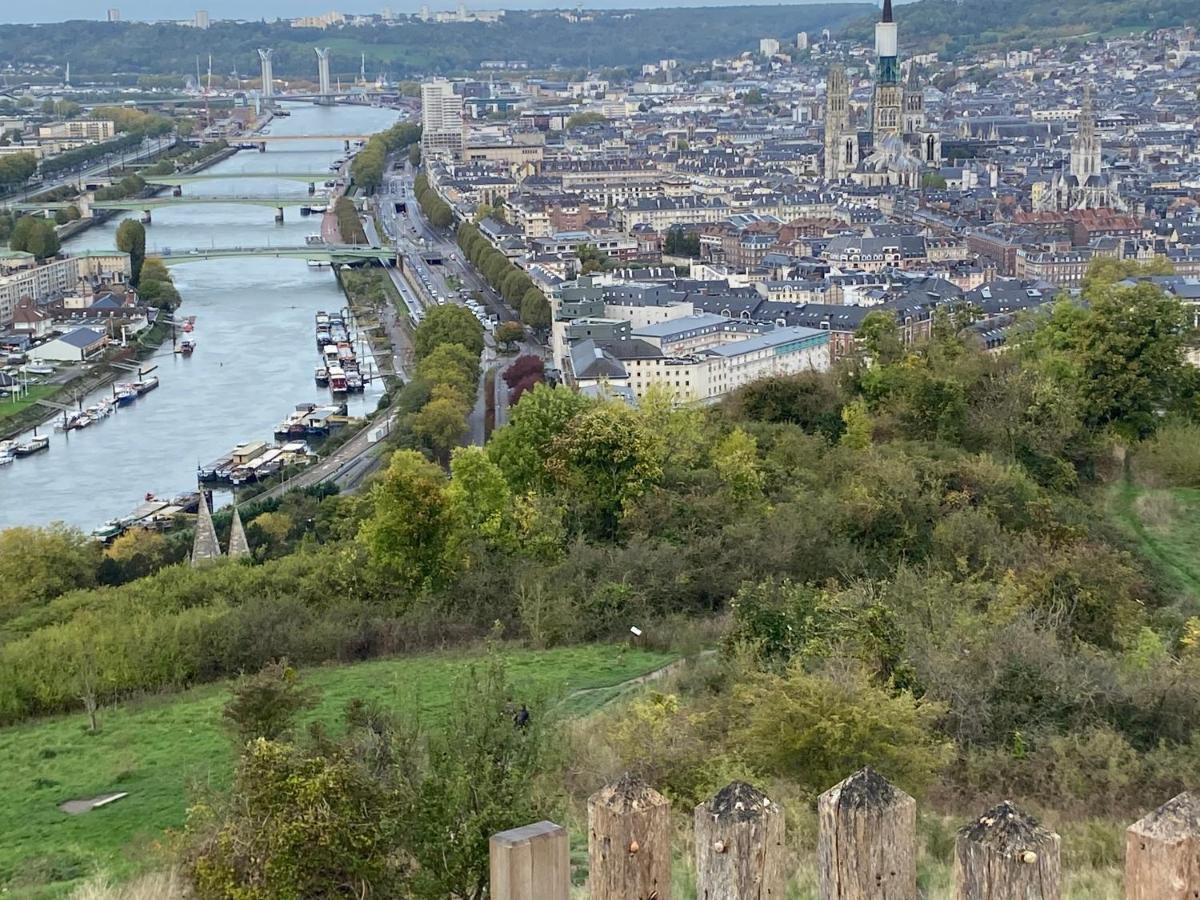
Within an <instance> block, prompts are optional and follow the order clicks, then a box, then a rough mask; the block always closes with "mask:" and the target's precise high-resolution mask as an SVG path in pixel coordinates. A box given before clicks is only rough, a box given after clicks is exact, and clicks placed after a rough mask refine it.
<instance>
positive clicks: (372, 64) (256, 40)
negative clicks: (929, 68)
mask: <svg viewBox="0 0 1200 900" xmlns="http://www.w3.org/2000/svg"><path fill="white" fill-rule="evenodd" d="M586 15H589V16H591V17H592V18H591V19H590V20H589V21H584V22H570V21H568V20H567V19H566V18H564V17H563V15H561V14H559V13H557V12H545V11H541V12H509V13H507V14H506V15H505V16H504V18H503V20H501V21H500V22H498V23H494V24H482V23H461V24H459V23H446V24H434V23H425V22H420V21H417V20H406V21H404V22H403V23H402V24H400V25H397V26H395V27H387V28H385V27H375V28H345V29H338V30H333V29H331V30H327V31H322V30H320V29H315V28H311V29H309V28H292V27H291V26H290V25H288V24H286V23H279V24H276V23H271V24H268V23H266V22H251V23H245V24H233V23H227V22H214V23H213V25H212V27H211V28H210V29H208V30H206V31H201V30H198V29H195V28H189V27H186V26H180V25H173V24H145V23H138V22H113V23H109V22H92V21H73V22H66V23H62V24H59V25H54V26H44V25H43V26H32V25H7V26H5V27H4V28H3V29H0V59H3V60H5V61H6V62H11V63H13V64H14V65H16V66H18V67H19V66H22V65H28V64H33V65H60V66H61V65H63V64H64V63H65V62H66V61H67V60H70V63H71V72H72V80H73V81H75V82H80V81H83V80H84V79H86V78H87V77H88V76H90V75H97V74H103V75H105V76H106V77H107V78H111V77H112V73H113V72H114V71H116V72H119V73H128V74H131V75H134V76H137V75H153V74H179V73H187V72H191V71H193V70H194V69H195V66H196V58H197V57H198V56H199V57H200V58H201V59H202V60H206V59H207V57H208V55H209V54H210V53H211V54H212V57H213V72H214V74H221V75H225V74H228V73H229V72H230V71H232V70H233V68H234V67H235V66H236V68H237V71H238V72H240V73H241V74H242V75H243V76H246V75H249V76H254V75H256V74H257V73H258V70H259V64H258V56H257V54H256V53H255V50H256V48H258V47H272V48H273V49H274V50H275V56H274V65H275V75H276V76H277V77H281V78H289V77H290V78H309V79H311V78H314V77H315V74H316V62H315V57H314V54H313V47H315V46H318V45H319V46H329V47H332V48H333V51H334V53H333V59H334V69H335V73H336V74H340V75H341V76H342V77H343V78H345V77H348V76H353V75H355V74H357V73H358V69H359V62H360V54H361V53H366V57H367V59H366V69H367V74H368V76H369V77H372V78H373V77H375V76H376V75H377V74H378V73H379V72H381V71H383V72H387V73H388V74H389V75H391V76H392V77H401V76H407V75H418V74H424V73H429V72H454V71H463V70H473V69H477V68H478V67H479V63H480V62H482V61H483V60H495V59H502V60H525V61H527V62H528V63H529V64H530V66H532V67H535V68H544V67H549V66H565V67H569V68H573V67H596V68H601V67H618V66H640V65H641V64H642V63H645V62H651V61H654V60H658V59H664V58H676V59H681V60H704V59H711V58H713V57H714V56H727V55H730V54H734V53H737V52H740V51H742V50H757V49H758V42H759V39H760V38H764V37H776V38H779V39H780V40H781V41H785V40H786V41H788V42H789V43H790V42H791V41H794V39H795V35H796V32H798V31H809V32H819V31H820V30H821V29H823V28H830V29H833V30H838V29H841V28H844V27H845V26H846V24H847V23H849V22H851V21H854V20H861V19H863V18H864V15H869V13H865V12H864V4H863V3H837V4H820V5H801V6H746V7H707V8H693V9H653V10H616V11H606V12H588V13H586ZM793 46H794V44H793Z"/></svg>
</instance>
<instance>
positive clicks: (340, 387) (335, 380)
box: [329, 366, 346, 394]
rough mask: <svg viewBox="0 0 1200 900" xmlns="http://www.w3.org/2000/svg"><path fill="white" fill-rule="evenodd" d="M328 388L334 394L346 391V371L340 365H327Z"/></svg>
mask: <svg viewBox="0 0 1200 900" xmlns="http://www.w3.org/2000/svg"><path fill="white" fill-rule="evenodd" d="M329 389H330V390H331V391H333V392H334V393H335V394H344V393H345V392H346V373H345V371H343V369H342V368H341V366H330V367H329Z"/></svg>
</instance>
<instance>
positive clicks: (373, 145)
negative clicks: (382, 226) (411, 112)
mask: <svg viewBox="0 0 1200 900" xmlns="http://www.w3.org/2000/svg"><path fill="white" fill-rule="evenodd" d="M420 142H421V126H420V125H418V124H416V123H413V122H400V123H399V124H397V125H393V126H392V127H391V128H389V129H387V130H386V131H381V132H379V133H378V134H374V135H372V136H371V139H370V140H368V141H367V144H366V146H365V147H363V148H362V149H361V150H359V151H358V153H357V154H355V157H354V161H353V162H352V163H350V177H351V178H353V179H354V183H355V184H357V185H358V186H359V187H360V188H362V189H363V190H364V191H366V192H368V193H370V192H371V191H374V190H376V189H377V188H378V187H379V186H380V185H381V184H382V183H383V173H384V171H385V169H386V167H387V157H388V154H390V153H395V152H397V151H400V150H407V149H408V148H410V147H412V146H414V145H417V144H420Z"/></svg>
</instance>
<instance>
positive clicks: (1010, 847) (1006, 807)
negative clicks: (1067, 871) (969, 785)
mask: <svg viewBox="0 0 1200 900" xmlns="http://www.w3.org/2000/svg"><path fill="white" fill-rule="evenodd" d="M1060 851H1061V848H1060V841H1059V837H1058V835H1057V834H1055V833H1054V832H1052V831H1047V830H1046V829H1045V828H1042V827H1041V826H1040V825H1038V823H1037V822H1036V821H1034V819H1032V818H1031V817H1030V816H1027V815H1025V814H1024V813H1022V812H1021V811H1020V810H1018V809H1017V808H1016V807H1014V806H1013V805H1012V804H1011V803H1009V802H1008V801H1007V800H1005V801H1004V802H1003V803H1001V804H1000V805H999V806H997V807H995V808H994V809H991V810H989V811H988V812H986V813H984V814H983V815H982V816H980V817H979V818H978V819H976V820H975V821H974V822H972V823H971V824H969V825H967V826H965V827H964V828H962V829H960V830H959V832H958V838H957V839H956V840H955V842H954V883H955V887H956V894H955V896H956V897H957V898H958V900H1058V897H1059V894H1060V891H1061V880H1062V870H1061V859H1060Z"/></svg>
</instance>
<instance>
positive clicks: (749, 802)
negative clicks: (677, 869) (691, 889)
mask: <svg viewBox="0 0 1200 900" xmlns="http://www.w3.org/2000/svg"><path fill="white" fill-rule="evenodd" d="M783 827H784V826H783V810H782V809H780V808H779V806H778V805H776V804H774V803H772V802H771V801H770V800H769V799H767V795H766V794H764V793H763V792H762V791H760V790H758V788H755V787H752V786H751V785H748V784H746V783H745V782H744V781H735V782H733V783H732V784H730V785H729V786H728V787H725V788H722V789H721V790H720V791H718V792H717V794H716V795H715V796H714V797H713V798H712V799H711V800H709V801H708V802H707V803H701V804H700V805H699V806H697V807H696V833H695V838H696V897H697V900H767V898H768V897H772V898H776V900H782V898H783V896H784V885H785V881H786V879H785V878H784V874H783V849H784V848H783Z"/></svg>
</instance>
